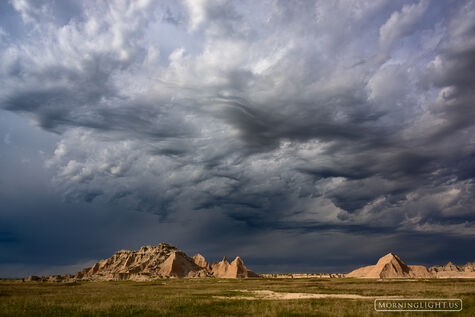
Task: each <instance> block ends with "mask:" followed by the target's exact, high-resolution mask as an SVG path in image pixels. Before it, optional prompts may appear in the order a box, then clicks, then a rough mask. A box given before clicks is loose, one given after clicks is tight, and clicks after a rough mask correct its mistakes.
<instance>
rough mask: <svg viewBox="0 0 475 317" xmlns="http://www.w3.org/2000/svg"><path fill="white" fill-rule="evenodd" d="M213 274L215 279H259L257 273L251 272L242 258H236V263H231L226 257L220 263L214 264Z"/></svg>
mask: <svg viewBox="0 0 475 317" xmlns="http://www.w3.org/2000/svg"><path fill="white" fill-rule="evenodd" d="M211 269H212V273H213V276H215V277H222V278H247V277H258V275H257V274H256V273H254V272H253V271H250V270H248V269H247V268H246V266H245V265H244V262H243V261H242V259H241V258H240V257H236V258H235V259H234V261H232V262H231V263H229V261H228V260H227V259H226V257H224V258H223V260H222V261H220V262H215V263H213V265H212V267H211Z"/></svg>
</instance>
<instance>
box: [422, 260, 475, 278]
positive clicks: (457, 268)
mask: <svg viewBox="0 0 475 317" xmlns="http://www.w3.org/2000/svg"><path fill="white" fill-rule="evenodd" d="M429 271H430V272H432V274H434V275H436V276H437V277H438V278H475V262H468V263H467V264H465V265H456V264H453V263H452V262H449V263H447V264H446V265H435V266H432V267H430V268H429Z"/></svg>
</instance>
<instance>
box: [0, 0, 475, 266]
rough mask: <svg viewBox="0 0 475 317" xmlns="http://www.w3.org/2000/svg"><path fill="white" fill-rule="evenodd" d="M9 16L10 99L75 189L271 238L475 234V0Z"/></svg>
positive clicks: (103, 9) (182, 5) (16, 7)
mask: <svg viewBox="0 0 475 317" xmlns="http://www.w3.org/2000/svg"><path fill="white" fill-rule="evenodd" d="M3 5H4V6H6V5H5V4H3ZM9 10H10V14H12V13H13V14H15V18H10V20H9V22H8V24H7V23H3V24H1V25H0V27H1V29H0V40H1V42H0V80H1V85H0V106H1V107H2V108H3V109H4V110H7V111H11V112H15V113H18V114H20V115H22V116H26V117H28V118H31V119H32V120H34V122H35V123H36V124H37V125H38V126H39V127H40V128H41V129H43V130H46V131H49V132H53V133H55V134H57V135H58V136H59V140H58V141H57V145H56V148H55V150H54V151H50V152H49V153H45V157H46V159H45V165H46V167H47V168H48V169H49V170H50V171H52V173H53V174H54V180H53V181H54V184H56V186H57V189H58V190H59V191H60V192H61V193H62V194H64V195H65V197H67V199H68V200H70V201H72V202H77V203H81V204H82V202H83V201H86V202H89V203H90V204H95V203H96V204H104V205H107V206H120V207H121V208H125V209H126V210H128V211H140V212H147V213H152V214H155V215H157V216H158V217H159V219H160V221H161V222H164V223H166V222H169V223H182V224H184V223H188V221H189V219H194V221H196V223H197V224H195V226H198V227H200V228H206V230H210V228H216V227H219V226H222V227H223V228H236V230H235V231H233V232H234V233H235V234H236V235H246V234H249V235H250V237H251V236H253V237H256V236H255V234H257V235H260V234H261V233H262V232H268V233H269V235H270V236H272V235H273V234H275V235H277V236H279V237H280V238H276V239H277V240H279V239H288V237H287V238H284V237H285V236H286V235H287V234H295V238H294V239H295V240H293V241H306V239H308V238H306V237H308V235H311V236H312V235H322V234H324V233H325V232H334V235H335V236H334V238H335V239H337V240H338V239H339V240H338V241H346V240H345V239H349V238H348V237H350V236H351V235H358V234H362V233H363V234H372V235H375V236H378V237H380V238H381V239H383V238H382V237H389V236H390V237H392V238H393V239H395V240H397V239H401V241H409V238H407V237H410V236H413V235H428V236H430V235H434V234H438V235H442V236H444V237H446V238H447V239H455V240H453V241H458V242H460V243H462V244H464V243H466V242H467V241H473V239H474V232H475V231H474V223H475V213H474V211H475V210H474V207H473V206H474V205H475V195H474V192H475V188H474V178H475V137H474V136H475V121H474V119H473V118H475V110H474V109H475V107H474V105H475V93H474V91H473V87H474V84H475V78H474V74H475V31H474V30H475V5H474V3H473V2H472V1H466V2H464V1H459V2H454V3H449V2H429V1H424V0H422V1H415V2H413V1H397V2H393V1H339V2H332V1H302V2H297V3H291V2H288V1H262V2H259V3H258V4H256V3H255V2H251V1H239V2H237V1H225V0H222V1H205V0H203V1H184V2H176V1H160V2H155V1H125V0H124V1H112V2H108V3H107V4H105V3H102V2H99V3H98V2H95V1H85V2H82V1H71V2H67V1H64V2H63V1H61V4H58V3H57V2H48V1H44V2H41V1H40V2H37V1H26V0H23V1H11V4H10V6H9ZM4 140H5V142H4V143H8V142H7V140H8V141H9V142H10V135H8V136H7V135H5V137H4ZM5 146H6V145H5ZM111 208H112V207H111ZM198 223H199V224H198ZM238 224H239V225H238ZM193 230H195V229H192V228H191V225H190V232H192V231H193ZM215 230H216V232H215V233H211V232H208V233H202V235H203V237H201V238H197V239H202V240H203V241H205V240H206V239H207V237H208V236H209V237H210V239H217V238H219V236H220V235H222V234H223V233H220V230H218V229H215ZM229 230H231V229H229ZM251 232H252V234H251ZM195 234H196V235H197V236H199V235H200V233H198V232H195ZM345 235H346V236H345ZM299 237H300V238H299ZM262 239H263V240H259V241H260V242H259V244H260V245H268V244H269V243H272V239H269V240H267V239H268V236H267V238H265V239H264V238H262ZM322 239H323V238H322ZM457 239H459V240H457ZM266 241H267V242H266ZM249 242H250V241H247V242H246V243H249ZM322 243H323V242H322ZM324 244H325V245H327V246H328V247H329V246H330V245H332V243H331V242H325V243H324ZM389 245H390V243H389V242H388V243H386V244H385V247H387V246H389ZM323 248H324V249H325V248H326V247H323ZM381 248H384V247H381ZM381 248H380V249H381ZM380 249H378V251H377V252H379V250H380ZM249 252H250V251H249ZM375 252H376V251H375ZM434 252H435V251H434ZM263 265H264V264H263Z"/></svg>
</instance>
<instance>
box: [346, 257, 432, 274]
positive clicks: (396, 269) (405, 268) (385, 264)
mask: <svg viewBox="0 0 475 317" xmlns="http://www.w3.org/2000/svg"><path fill="white" fill-rule="evenodd" d="M346 276H347V277H358V278H432V277H434V275H433V274H432V273H431V272H429V270H427V268H426V267H425V266H422V265H407V264H406V263H404V262H403V261H402V260H401V259H400V258H399V257H398V256H397V255H395V254H393V253H388V254H386V255H385V256H383V257H382V258H380V259H379V261H378V263H376V265H370V266H365V267H362V268H359V269H356V270H354V271H352V272H350V273H348V274H347V275H346Z"/></svg>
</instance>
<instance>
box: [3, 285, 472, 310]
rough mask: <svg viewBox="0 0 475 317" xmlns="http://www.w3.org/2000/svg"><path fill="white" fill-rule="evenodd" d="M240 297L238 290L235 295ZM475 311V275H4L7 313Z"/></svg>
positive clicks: (4, 298) (4, 305) (4, 308)
mask: <svg viewBox="0 0 475 317" xmlns="http://www.w3.org/2000/svg"><path fill="white" fill-rule="evenodd" d="M253 290H272V291H275V292H288V293H294V292H299V293H313V294H358V295H366V296H401V297H406V298H408V297H409V298H460V299H462V300H463V310H462V311H461V312H446V313H442V312H437V313H420V312H418V313H387V312H375V311H374V306H373V300H372V299H357V300H355V299H336V298H331V299H330V298H324V299H298V300H265V299H256V300H246V299H239V297H242V296H245V297H249V296H253V295H252V294H254V293H252V292H249V291H253ZM233 297H237V298H238V299H236V298H233ZM175 315H177V316H253V315H254V316H413V315H417V316H434V315H436V316H475V280H417V281H416V280H414V281H397V280H391V281H371V280H356V279H244V280H231V279H196V280H195V279H164V280H157V281H153V282H131V281H122V282H80V283H47V282H21V281H16V280H1V281H0V316H15V317H17V316H49V317H52V316H175Z"/></svg>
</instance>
